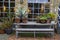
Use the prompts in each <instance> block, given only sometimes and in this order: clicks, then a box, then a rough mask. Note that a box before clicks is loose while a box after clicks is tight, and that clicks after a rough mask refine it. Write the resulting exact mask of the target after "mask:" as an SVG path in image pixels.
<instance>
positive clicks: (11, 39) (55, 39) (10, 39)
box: [8, 34, 60, 40]
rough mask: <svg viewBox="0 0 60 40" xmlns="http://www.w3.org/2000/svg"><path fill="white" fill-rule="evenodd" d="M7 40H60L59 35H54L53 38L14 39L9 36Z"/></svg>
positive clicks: (13, 36) (12, 36)
mask: <svg viewBox="0 0 60 40" xmlns="http://www.w3.org/2000/svg"><path fill="white" fill-rule="evenodd" d="M8 40H60V35H57V34H55V36H54V38H51V37H36V38H33V37H18V38H16V36H15V35H11V36H9V38H8Z"/></svg>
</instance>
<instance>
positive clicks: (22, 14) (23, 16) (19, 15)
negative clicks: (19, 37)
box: [15, 7, 28, 23]
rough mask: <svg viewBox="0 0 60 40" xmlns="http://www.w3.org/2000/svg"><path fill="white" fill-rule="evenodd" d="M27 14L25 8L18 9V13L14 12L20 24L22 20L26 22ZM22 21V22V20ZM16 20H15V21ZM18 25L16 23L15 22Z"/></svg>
mask: <svg viewBox="0 0 60 40" xmlns="http://www.w3.org/2000/svg"><path fill="white" fill-rule="evenodd" d="M27 12H28V10H27V9H26V8H24V7H20V8H19V9H18V11H17V12H16V17H15V18H19V19H20V20H19V21H20V22H24V20H25V21H27ZM23 19H24V20H23ZM15 20H16V19H15ZM17 23H18V22H17Z"/></svg>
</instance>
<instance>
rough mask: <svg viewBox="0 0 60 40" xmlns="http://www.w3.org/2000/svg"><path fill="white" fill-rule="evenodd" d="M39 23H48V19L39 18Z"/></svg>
mask: <svg viewBox="0 0 60 40" xmlns="http://www.w3.org/2000/svg"><path fill="white" fill-rule="evenodd" d="M37 23H47V20H37Z"/></svg>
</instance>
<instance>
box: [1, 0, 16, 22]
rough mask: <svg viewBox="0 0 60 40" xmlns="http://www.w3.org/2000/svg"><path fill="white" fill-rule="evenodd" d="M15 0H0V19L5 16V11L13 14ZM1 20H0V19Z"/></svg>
mask: <svg viewBox="0 0 60 40" xmlns="http://www.w3.org/2000/svg"><path fill="white" fill-rule="evenodd" d="M14 7H15V0H0V19H1V18H2V17H6V18H7V13H8V11H9V13H12V14H14ZM0 22H1V20H0Z"/></svg>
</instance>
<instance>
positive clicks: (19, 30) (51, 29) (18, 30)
mask: <svg viewBox="0 0 60 40" xmlns="http://www.w3.org/2000/svg"><path fill="white" fill-rule="evenodd" d="M15 25H16V37H18V33H34V37H35V34H36V33H51V34H52V35H54V25H55V24H53V25H51V24H47V23H46V24H40V23H15ZM18 25H49V28H18ZM27 31H28V32H27ZM30 31H32V32H30Z"/></svg>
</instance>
